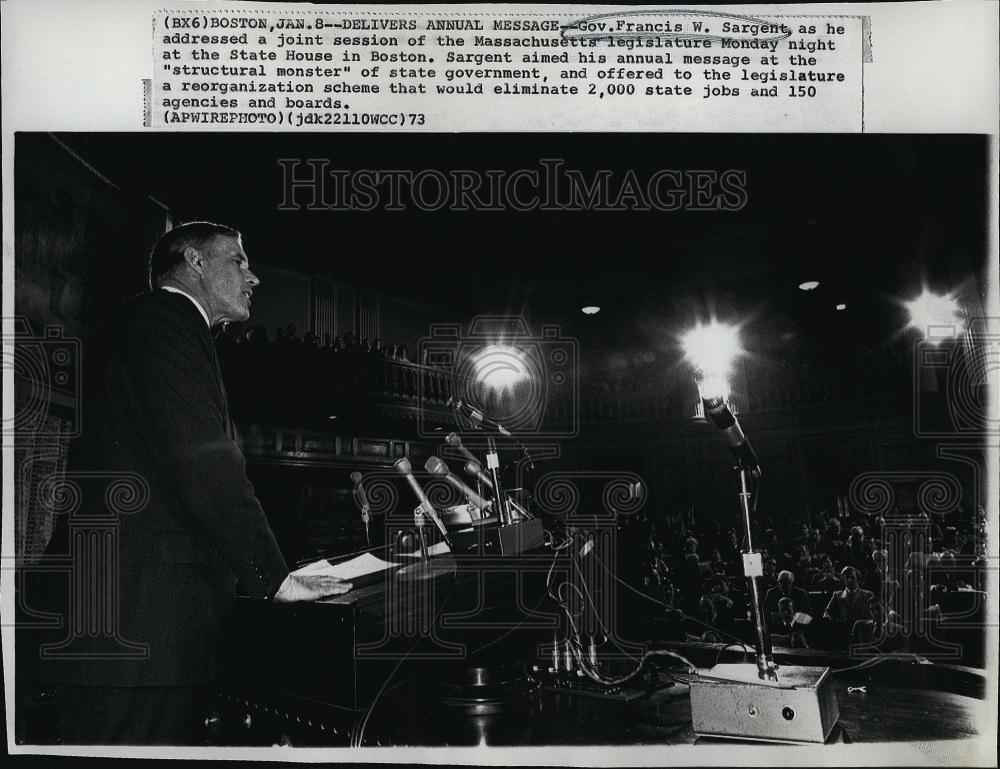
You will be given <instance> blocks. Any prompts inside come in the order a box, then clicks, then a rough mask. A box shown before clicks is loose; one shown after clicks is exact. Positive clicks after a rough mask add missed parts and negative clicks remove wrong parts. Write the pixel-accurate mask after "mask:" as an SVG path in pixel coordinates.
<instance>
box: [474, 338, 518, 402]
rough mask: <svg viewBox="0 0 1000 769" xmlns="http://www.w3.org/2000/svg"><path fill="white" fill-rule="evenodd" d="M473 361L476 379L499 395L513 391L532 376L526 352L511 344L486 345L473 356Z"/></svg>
mask: <svg viewBox="0 0 1000 769" xmlns="http://www.w3.org/2000/svg"><path fill="white" fill-rule="evenodd" d="M471 361H472V365H473V370H474V371H475V377H476V381H477V382H479V384H481V385H482V386H483V387H484V388H486V389H487V390H491V391H492V392H493V393H496V394H499V395H502V394H503V393H507V392H511V391H513V390H514V388H515V387H517V385H518V384H520V383H521V382H523V381H525V380H526V379H528V378H529V377H530V376H531V370H530V367H529V365H528V362H527V358H526V356H525V354H524V353H523V352H521V351H520V350H518V349H517V348H516V347H510V346H509V345H503V344H492V345H489V346H487V347H484V348H482V349H481V350H479V351H478V352H476V353H475V354H474V355H472V356H471Z"/></svg>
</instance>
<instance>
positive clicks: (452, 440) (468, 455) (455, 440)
mask: <svg viewBox="0 0 1000 769" xmlns="http://www.w3.org/2000/svg"><path fill="white" fill-rule="evenodd" d="M444 442H445V443H447V444H448V445H449V446H451V447H452V448H454V449H457V450H458V453H459V454H461V455H462V456H463V457H465V459H466V461H468V462H475V463H476V464H477V465H478V464H479V462H478V461H477V460H476V458H475V457H474V456H472V452H471V451H469V450H468V449H467V448H465V446H463V445H462V439H461V438H459V437H458V433H448V434H447V435H446V436H445V438H444Z"/></svg>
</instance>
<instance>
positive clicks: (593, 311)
mask: <svg viewBox="0 0 1000 769" xmlns="http://www.w3.org/2000/svg"><path fill="white" fill-rule="evenodd" d="M600 311H601V308H600V307H596V306H594V305H592V304H588V305H587V306H586V307H581V308H580V312H582V313H583V314H584V315H597V313H599V312H600Z"/></svg>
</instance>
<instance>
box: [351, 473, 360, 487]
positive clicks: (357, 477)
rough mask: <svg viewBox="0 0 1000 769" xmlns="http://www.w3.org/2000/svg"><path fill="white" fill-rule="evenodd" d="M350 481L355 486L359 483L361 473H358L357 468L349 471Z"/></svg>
mask: <svg viewBox="0 0 1000 769" xmlns="http://www.w3.org/2000/svg"><path fill="white" fill-rule="evenodd" d="M351 483H353V484H354V485H355V486H357V485H358V484H359V483H361V473H359V472H358V471H357V470H355V471H354V472H353V473H351Z"/></svg>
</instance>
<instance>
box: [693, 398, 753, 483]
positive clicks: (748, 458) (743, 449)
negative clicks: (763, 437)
mask: <svg viewBox="0 0 1000 769" xmlns="http://www.w3.org/2000/svg"><path fill="white" fill-rule="evenodd" d="M702 403H703V404H704V406H705V416H706V417H708V418H709V419H710V420H711V421H712V424H714V425H715V426H716V427H718V428H719V429H720V430H721V431H722V434H723V436H724V437H725V439H726V445H727V446H728V447H729V451H730V452H731V453H732V455H733V457H734V458H735V459H736V463H737V464H738V465H739V466H740V467H741V468H744V469H746V470H749V471H750V472H751V473H753V474H754V475H756V476H758V477H760V475H761V471H760V461H759V460H758V459H757V452H756V451H754V450H753V446H751V445H750V441H748V440H747V437H746V435H744V434H743V428H742V427H740V423H739V422H738V421H737V419H736V417H735V416H734V415H733V412H732V411H730V410H729V406H728V404H727V403H726V401H725V400H724V399H722V398H703V399H702Z"/></svg>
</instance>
